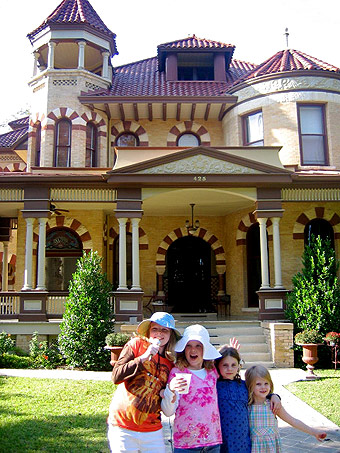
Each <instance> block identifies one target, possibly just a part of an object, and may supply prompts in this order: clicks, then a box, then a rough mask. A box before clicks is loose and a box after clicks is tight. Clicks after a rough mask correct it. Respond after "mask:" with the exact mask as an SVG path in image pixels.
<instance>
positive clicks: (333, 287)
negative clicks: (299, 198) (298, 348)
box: [286, 236, 340, 335]
mask: <svg viewBox="0 0 340 453" xmlns="http://www.w3.org/2000/svg"><path fill="white" fill-rule="evenodd" d="M302 264H303V266H304V267H303V269H302V272H298V273H297V274H296V275H295V276H294V277H293V279H292V282H293V290H292V292H291V293H290V294H289V295H288V297H287V301H286V304H287V310H286V316H287V317H288V318H289V319H290V320H291V321H292V322H293V323H294V325H295V328H296V329H297V330H318V331H319V332H320V333H321V334H322V335H325V334H326V333H327V332H330V331H331V330H337V328H338V327H339V324H340V285H339V279H338V277H337V270H338V268H339V262H338V261H337V259H336V256H335V251H334V249H333V248H332V246H331V242H330V240H329V239H325V240H323V239H321V237H320V236H317V237H316V238H315V236H312V237H311V241H310V244H309V245H307V246H306V247H305V250H304V253H303V255H302Z"/></svg>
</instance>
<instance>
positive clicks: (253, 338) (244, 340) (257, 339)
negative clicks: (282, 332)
mask: <svg viewBox="0 0 340 453" xmlns="http://www.w3.org/2000/svg"><path fill="white" fill-rule="evenodd" d="M233 337H235V338H237V340H238V341H239V343H240V344H241V346H243V345H245V344H256V343H263V341H264V336H263V335H224V334H223V335H216V336H215V335H210V338H211V339H212V340H211V341H212V342H218V344H221V345H222V344H226V343H229V340H230V338H233Z"/></svg>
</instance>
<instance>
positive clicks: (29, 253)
mask: <svg viewBox="0 0 340 453" xmlns="http://www.w3.org/2000/svg"><path fill="white" fill-rule="evenodd" d="M25 220H26V252H25V274H24V286H23V287H22V290H23V291H27V290H30V289H32V264H33V223H34V218H32V217H27V218H25Z"/></svg>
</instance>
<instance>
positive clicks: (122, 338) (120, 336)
mask: <svg viewBox="0 0 340 453" xmlns="http://www.w3.org/2000/svg"><path fill="white" fill-rule="evenodd" d="M130 338H131V337H130V335H127V334H126V333H119V332H117V333H109V334H108V335H106V338H105V343H106V345H107V346H124V345H125V344H126V343H127V342H128V341H129V340H130Z"/></svg>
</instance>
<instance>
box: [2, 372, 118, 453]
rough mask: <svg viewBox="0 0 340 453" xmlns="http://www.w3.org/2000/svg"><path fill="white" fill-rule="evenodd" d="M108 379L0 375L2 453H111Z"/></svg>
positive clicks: (110, 393) (112, 388)
mask: <svg viewBox="0 0 340 453" xmlns="http://www.w3.org/2000/svg"><path fill="white" fill-rule="evenodd" d="M114 388H115V387H114V385H113V384H112V383H111V382H108V381H104V382H103V381H71V380H63V379H28V378H14V377H0V395H1V396H0V439H1V441H0V452H1V453H5V452H16V453H20V452H25V453H33V452H34V453H40V452H49V453H57V452H58V453H60V452H67V453H77V452H79V453H80V452H82V453H83V452H84V451H86V452H96V453H99V452H103V453H104V452H105V453H107V452H108V451H109V449H108V445H107V440H106V417H107V414H108V409H109V405H110V401H111V397H112V394H113V391H114Z"/></svg>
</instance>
